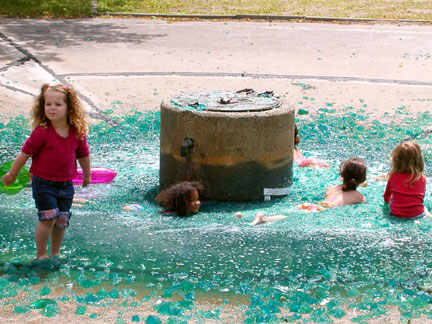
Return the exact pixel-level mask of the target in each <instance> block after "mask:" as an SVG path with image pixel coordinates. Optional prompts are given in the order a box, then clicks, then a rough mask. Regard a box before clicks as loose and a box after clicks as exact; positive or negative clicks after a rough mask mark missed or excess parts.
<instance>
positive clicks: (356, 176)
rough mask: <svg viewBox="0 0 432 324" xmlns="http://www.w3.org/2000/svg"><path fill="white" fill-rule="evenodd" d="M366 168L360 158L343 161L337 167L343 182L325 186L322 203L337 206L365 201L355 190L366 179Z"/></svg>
mask: <svg viewBox="0 0 432 324" xmlns="http://www.w3.org/2000/svg"><path fill="white" fill-rule="evenodd" d="M366 170H367V168H366V165H365V163H364V161H363V160H362V159H359V158H351V159H348V160H346V161H344V162H343V163H342V164H341V166H340V169H339V171H340V175H341V177H342V179H343V183H342V184H340V185H337V186H332V187H328V188H327V190H326V193H325V198H324V203H326V204H329V205H330V206H332V207H338V206H343V205H352V204H358V203H364V202H366V198H365V197H364V196H363V195H362V194H361V193H360V192H359V191H357V187H358V186H359V185H360V184H361V183H363V182H364V181H365V180H366Z"/></svg>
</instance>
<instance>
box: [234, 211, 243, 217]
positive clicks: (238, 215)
mask: <svg viewBox="0 0 432 324" xmlns="http://www.w3.org/2000/svg"><path fill="white" fill-rule="evenodd" d="M234 216H235V217H237V218H242V216H243V214H242V213H241V212H237V213H235V214H234Z"/></svg>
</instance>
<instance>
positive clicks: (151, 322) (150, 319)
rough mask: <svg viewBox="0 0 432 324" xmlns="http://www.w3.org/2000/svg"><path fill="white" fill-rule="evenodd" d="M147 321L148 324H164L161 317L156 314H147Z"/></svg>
mask: <svg viewBox="0 0 432 324" xmlns="http://www.w3.org/2000/svg"><path fill="white" fill-rule="evenodd" d="M145 322H146V323H147V324H162V321H161V319H160V318H159V317H157V316H155V315H149V316H147V318H146V320H145Z"/></svg>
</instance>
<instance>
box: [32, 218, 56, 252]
mask: <svg viewBox="0 0 432 324" xmlns="http://www.w3.org/2000/svg"><path fill="white" fill-rule="evenodd" d="M55 222H56V219H50V220H45V221H42V222H39V224H38V225H37V227H36V234H35V240H36V250H37V251H36V258H37V259H38V260H42V259H47V258H48V255H47V245H48V238H49V237H50V234H51V232H52V230H53V226H54V224H55Z"/></svg>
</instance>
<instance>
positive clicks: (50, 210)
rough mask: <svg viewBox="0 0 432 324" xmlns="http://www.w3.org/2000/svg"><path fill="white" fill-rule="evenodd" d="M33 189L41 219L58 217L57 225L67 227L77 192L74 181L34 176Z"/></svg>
mask: <svg viewBox="0 0 432 324" xmlns="http://www.w3.org/2000/svg"><path fill="white" fill-rule="evenodd" d="M32 189H33V199H34V201H35V204H36V208H37V209H38V216H39V220H40V221H44V220H50V219H53V218H56V219H57V220H58V221H57V223H56V225H58V226H59V227H61V228H66V227H67V226H68V225H69V218H70V216H71V213H70V208H71V206H72V200H73V196H74V193H75V190H74V187H73V184H72V181H51V180H45V179H42V178H39V177H37V176H33V177H32Z"/></svg>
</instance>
